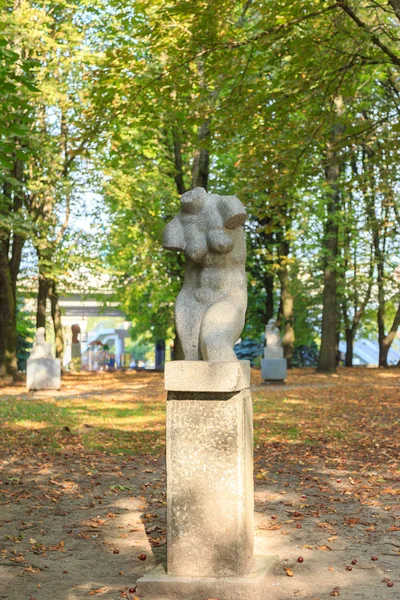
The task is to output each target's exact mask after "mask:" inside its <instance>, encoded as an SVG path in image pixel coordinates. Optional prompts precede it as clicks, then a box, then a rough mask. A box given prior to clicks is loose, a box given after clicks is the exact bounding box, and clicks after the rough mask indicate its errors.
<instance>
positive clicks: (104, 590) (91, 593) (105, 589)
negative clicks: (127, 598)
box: [88, 587, 108, 596]
mask: <svg viewBox="0 0 400 600" xmlns="http://www.w3.org/2000/svg"><path fill="white" fill-rule="evenodd" d="M105 592H108V588H107V587H102V588H98V589H97V590H91V591H90V592H88V593H89V596H94V595H95V594H104V593H105Z"/></svg>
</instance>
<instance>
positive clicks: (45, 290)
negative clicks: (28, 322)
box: [36, 270, 49, 328]
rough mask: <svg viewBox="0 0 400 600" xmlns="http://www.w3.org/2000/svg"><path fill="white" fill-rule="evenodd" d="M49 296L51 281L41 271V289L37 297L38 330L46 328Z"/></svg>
mask: <svg viewBox="0 0 400 600" xmlns="http://www.w3.org/2000/svg"><path fill="white" fill-rule="evenodd" d="M48 294H49V281H48V279H47V278H46V277H45V275H43V273H40V270H39V289H38V295H37V312H36V328H39V327H46V303H47V298H48Z"/></svg>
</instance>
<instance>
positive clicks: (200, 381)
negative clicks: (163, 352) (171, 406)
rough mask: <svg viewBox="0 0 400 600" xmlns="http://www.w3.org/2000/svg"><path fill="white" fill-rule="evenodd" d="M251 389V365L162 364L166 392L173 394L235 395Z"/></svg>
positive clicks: (188, 361)
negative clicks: (221, 393)
mask: <svg viewBox="0 0 400 600" xmlns="http://www.w3.org/2000/svg"><path fill="white" fill-rule="evenodd" d="M248 387H250V362H249V361H248V360H236V361H226V362H222V361H216V362H209V361H207V362H206V361H200V360H193V361H192V360H175V361H172V362H168V363H166V364H165V389H166V390H168V391H172V392H236V391H239V390H243V389H246V388H248Z"/></svg>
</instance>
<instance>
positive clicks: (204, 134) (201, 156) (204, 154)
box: [192, 119, 210, 190]
mask: <svg viewBox="0 0 400 600" xmlns="http://www.w3.org/2000/svg"><path fill="white" fill-rule="evenodd" d="M209 135H210V126H209V120H208V119H206V120H205V121H204V122H203V123H202V124H201V126H200V129H199V133H198V141H199V147H198V148H197V149H196V151H195V153H194V158H193V167H192V187H194V188H195V187H203V188H204V189H205V190H206V189H207V185H208V174H209V164H210V153H209V150H208V148H207V147H206V143H207V138H208V137H209Z"/></svg>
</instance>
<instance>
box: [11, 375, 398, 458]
mask: <svg viewBox="0 0 400 600" xmlns="http://www.w3.org/2000/svg"><path fill="white" fill-rule="evenodd" d="M364 373H365V372H364ZM396 374H398V371H397V372H396ZM256 376H257V375H255V374H254V373H253V379H254V377H256ZM290 377H291V378H292V379H293V380H294V383H296V381H297V380H299V381H300V383H301V385H302V387H297V388H294V387H293V388H292V389H287V390H286V389H285V388H283V389H274V388H265V389H261V390H260V389H258V390H257V391H255V392H254V394H253V400H254V434H255V444H256V445H259V446H260V447H262V446H263V445H264V446H265V445H269V444H271V443H285V444H288V445H305V446H312V445H315V444H317V443H331V444H341V443H342V442H343V441H346V443H350V444H358V443H360V442H362V441H363V440H364V441H366V439H367V438H368V439H369V440H371V439H373V438H374V437H376V438H377V439H379V438H380V437H382V436H385V435H389V434H391V432H392V431H393V428H395V427H397V426H398V407H399V403H398V400H397V401H396V398H397V399H398V396H399V395H400V394H399V388H398V387H397V388H396V387H394V386H393V383H395V381H396V378H392V377H390V372H387V371H386V372H384V371H380V370H375V373H372V372H371V371H369V372H368V373H366V377H367V379H366V380H365V381H364V374H363V373H362V372H360V371H358V372H356V371H355V370H343V371H342V372H341V375H340V377H338V378H336V379H332V380H330V381H329V380H328V383H329V386H327V387H326V388H323V389H320V388H318V389H316V388H315V387H313V384H314V382H315V380H316V378H317V376H316V375H315V374H314V373H311V372H310V373H308V374H307V373H304V371H300V370H298V371H294V372H293V374H291V375H290ZM323 381H325V380H323ZM88 390H92V391H88ZM67 391H68V394H67ZM7 392H8V393H7ZM82 392H83V393H82ZM64 394H65V395H64ZM81 396H84V397H81ZM0 399H1V401H0V426H1V429H2V434H3V435H2V436H1V438H0V449H2V450H3V451H8V450H10V449H11V448H13V447H15V446H16V445H18V446H19V447H21V448H26V449H28V448H32V447H33V448H35V449H37V450H39V449H40V450H43V451H45V452H58V451H61V450H62V451H77V450H79V451H81V452H107V453H112V454H114V453H132V454H140V453H141V454H143V453H149V454H159V453H160V452H162V451H163V448H164V445H165V431H164V429H165V406H166V401H165V392H164V390H163V386H162V376H161V375H160V374H147V373H144V374H139V373H127V374H113V375H112V374H98V375H97V376H93V375H92V374H86V375H84V374H80V375H79V376H70V375H69V376H67V377H65V379H64V385H63V391H62V392H61V395H57V394H54V395H49V396H46V397H38V396H36V397H34V396H33V395H32V394H27V393H25V392H24V390H23V388H22V387H21V388H20V389H16V388H13V389H12V390H11V389H8V390H7V389H4V390H3V394H0Z"/></svg>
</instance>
